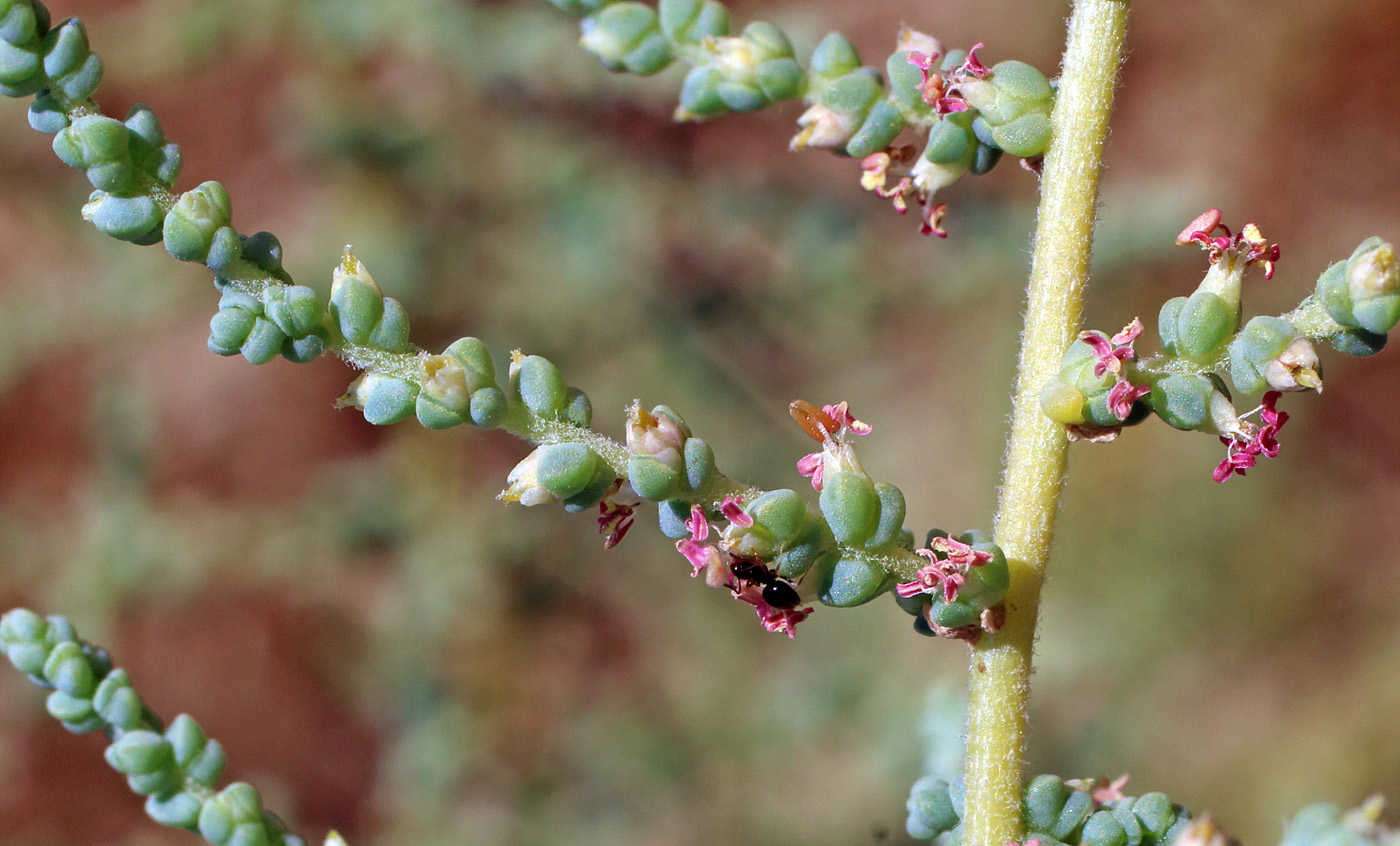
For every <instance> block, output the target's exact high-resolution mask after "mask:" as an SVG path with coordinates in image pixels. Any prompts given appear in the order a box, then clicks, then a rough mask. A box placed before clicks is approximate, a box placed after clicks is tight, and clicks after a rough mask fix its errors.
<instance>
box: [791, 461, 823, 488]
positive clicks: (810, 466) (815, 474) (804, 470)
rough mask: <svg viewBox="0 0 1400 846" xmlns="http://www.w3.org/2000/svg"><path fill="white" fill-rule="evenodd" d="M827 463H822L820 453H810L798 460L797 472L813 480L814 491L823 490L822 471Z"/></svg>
mask: <svg viewBox="0 0 1400 846" xmlns="http://www.w3.org/2000/svg"><path fill="white" fill-rule="evenodd" d="M825 466H826V462H824V461H822V454H821V453H819V452H809V453H807V454H806V455H804V456H802V457H801V458H800V459H798V460H797V472H798V473H799V474H801V475H803V476H808V477H810V478H811V479H812V488H813V489H814V490H821V489H822V469H823V468H824V467H825Z"/></svg>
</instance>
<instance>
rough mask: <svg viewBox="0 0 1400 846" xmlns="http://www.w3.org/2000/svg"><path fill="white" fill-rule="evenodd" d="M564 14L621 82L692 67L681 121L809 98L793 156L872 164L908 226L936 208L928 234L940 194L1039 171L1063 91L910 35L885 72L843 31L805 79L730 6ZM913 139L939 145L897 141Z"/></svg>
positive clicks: (631, 1) (609, 3)
mask: <svg viewBox="0 0 1400 846" xmlns="http://www.w3.org/2000/svg"><path fill="white" fill-rule="evenodd" d="M551 2H553V3H554V4H555V5H556V6H558V7H559V8H561V9H563V10H565V11H567V12H571V13H573V14H577V15H581V16H582V18H583V19H582V21H581V23H580V28H581V31H582V35H581V37H580V39H579V43H580V44H581V45H582V46H583V48H584V49H585V50H588V51H589V52H590V53H592V54H593V55H595V56H597V57H598V59H599V61H600V62H602V64H603V66H604V67H606V68H608V69H609V70H612V71H618V72H627V73H636V74H652V73H656V72H658V71H660V70H662V69H663V68H665V67H667V66H669V65H670V64H671V63H672V62H674V61H676V60H677V59H680V60H683V61H685V62H687V63H689V64H690V65H691V69H690V72H689V73H688V74H687V75H686V77H685V82H684V83H683V84H682V86H681V92H680V105H679V106H678V107H677V109H676V112H675V117H676V119H677V120H699V119H703V118H709V117H713V116H716V115H720V114H724V113H726V112H739V113H743V112H752V111H756V110H758V109H762V108H765V107H767V106H770V105H772V104H773V103H777V102H780V101H784V100H792V99H797V98H799V97H800V98H802V101H803V103H804V104H805V105H806V107H807V108H806V110H805V111H803V113H802V115H801V116H800V117H799V118H798V119H797V125H798V132H797V134H796V135H795V136H793V139H792V142H791V144H790V147H791V149H793V150H801V149H806V148H809V147H810V148H818V149H826V150H831V151H833V152H836V153H838V154H840V155H844V156H851V157H854V158H856V159H859V160H860V161H861V171H862V176H861V184H862V185H863V186H864V187H865V188H866V190H869V191H873V192H875V193H876V194H878V195H879V196H881V197H885V198H887V199H890V200H891V201H892V202H893V204H894V207H895V209H897V210H898V211H899V212H900V213H901V214H903V213H904V212H906V211H908V209H909V208H910V206H911V205H917V206H919V207H921V208H922V209H923V213H922V214H921V215H920V218H921V225H920V231H921V232H923V233H924V234H925V235H938V236H939V237H946V236H947V231H946V230H945V229H944V228H943V226H942V218H943V215H944V212H945V211H946V208H947V207H946V205H945V204H944V203H941V202H935V201H934V196H935V194H936V193H937V192H938V191H939V190H940V189H941V188H944V187H946V186H948V185H951V184H952V183H953V182H955V181H957V179H958V178H960V177H961V176H963V175H964V174H966V173H973V174H983V173H986V172H987V171H989V170H991V169H992V167H994V166H995V165H996V163H997V161H998V160H1000V158H1001V156H1002V153H1004V152H1005V153H1010V154H1011V155H1013V156H1019V157H1021V158H1022V159H1023V160H1024V161H1025V162H1026V163H1027V164H1028V165H1029V166H1030V168H1031V169H1032V170H1034V169H1036V166H1037V164H1038V162H1039V159H1040V157H1041V156H1042V155H1043V154H1044V153H1045V150H1046V148H1047V147H1048V146H1049V143H1050V110H1051V107H1052V106H1053V104H1054V97H1055V92H1054V87H1053V86H1052V85H1051V83H1050V81H1049V80H1047V79H1046V78H1045V75H1044V74H1042V73H1040V71H1038V70H1036V69H1035V68H1033V67H1031V66H1030V65H1027V64H1025V63H1024V62H1017V61H1006V62H1001V63H999V64H996V65H993V66H991V67H987V66H986V65H984V64H982V62H981V61H980V60H979V59H978V57H977V50H978V49H980V48H981V47H982V45H981V44H978V45H976V46H974V47H973V48H972V49H971V50H966V51H963V50H953V51H949V52H947V53H945V52H944V50H943V47H942V45H941V44H939V42H938V41H937V39H935V38H933V37H932V36H929V35H925V34H924V33H921V32H917V31H915V30H913V29H909V28H907V27H906V28H904V29H903V30H901V31H900V33H899V35H898V38H897V40H896V44H895V50H894V52H893V53H891V54H890V56H889V57H888V59H887V60H886V62H885V67H884V73H881V72H880V70H877V69H876V68H873V67H869V66H866V65H864V64H863V63H862V61H861V58H860V54H859V53H858V52H857V51H856V49H855V46H854V45H853V44H851V42H850V41H849V40H848V39H847V38H846V37H845V36H843V35H841V34H840V33H836V32H833V33H829V34H828V35H827V36H826V37H825V38H823V39H822V41H821V43H820V44H818V45H817V48H816V50H814V51H813V53H812V58H811V62H810V65H809V67H807V68H803V66H802V65H801V64H799V63H798V61H797V59H796V54H795V52H794V50H793V47H792V42H791V41H790V40H789V39H788V37H787V34H786V33H784V32H783V31H782V30H781V29H779V28H778V27H776V26H774V25H773V24H771V23H766V22H762V21H760V22H755V23H752V24H749V25H748V26H747V27H745V28H744V30H743V32H742V33H741V34H739V35H731V34H730V20H729V10H728V9H726V8H725V6H724V5H723V4H722V3H720V2H717V0H660V2H659V3H658V6H657V8H656V9H653V8H652V7H650V6H648V5H646V4H644V3H640V2H636V0H551ZM906 129H909V130H912V131H913V133H915V134H916V135H924V134H926V135H927V140H926V141H925V142H924V143H923V145H922V146H921V147H919V146H916V145H912V144H903V143H896V139H898V138H899V136H900V135H901V133H903V132H904V131H905V130H906ZM891 179H893V182H891V181H890V180H891Z"/></svg>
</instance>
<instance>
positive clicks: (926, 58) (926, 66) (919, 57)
mask: <svg viewBox="0 0 1400 846" xmlns="http://www.w3.org/2000/svg"><path fill="white" fill-rule="evenodd" d="M936 61H938V54H937V53H934V54H933V55H931V56H930V55H928V54H926V53H920V52H919V51H918V50H910V51H909V56H908V62H909V64H911V65H913V66H914V67H916V68H918V69H919V70H921V71H924V72H925V74H924V78H925V79H927V78H928V73H927V72H928V71H931V70H933V63H934V62H936Z"/></svg>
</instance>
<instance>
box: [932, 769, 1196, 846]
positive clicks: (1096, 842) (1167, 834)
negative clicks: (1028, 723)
mask: <svg viewBox="0 0 1400 846" xmlns="http://www.w3.org/2000/svg"><path fill="white" fill-rule="evenodd" d="M1126 781H1127V779H1126V778H1123V779H1119V780H1117V781H1114V782H1107V781H1106V780H1092V781H1091V780H1072V781H1064V780H1062V779H1061V778H1059V777H1058V776H1053V775H1042V776H1037V777H1036V778H1034V779H1031V781H1030V783H1029V784H1028V785H1026V791H1025V811H1024V815H1025V820H1026V840H1025V843H1026V844H1027V846H1030V844H1031V843H1033V842H1036V841H1040V842H1042V843H1061V844H1066V846H1169V844H1171V843H1173V842H1175V841H1176V838H1177V837H1178V836H1180V835H1181V834H1182V833H1183V832H1185V831H1187V829H1188V828H1189V827H1190V826H1191V824H1192V822H1193V820H1192V817H1191V813H1190V812H1189V811H1187V810H1186V809H1185V808H1183V807H1182V806H1181V805H1177V804H1173V803H1172V801H1171V800H1170V799H1168V798H1167V796H1166V795H1165V794H1163V793H1145V794H1143V795H1142V796H1136V797H1134V796H1124V795H1123V794H1122V790H1121V788H1122V787H1123V786H1124V784H1125V783H1126ZM965 790H966V788H965V787H964V785H963V782H962V779H961V778H958V779H956V780H955V781H953V782H952V783H951V784H950V783H949V782H947V781H944V780H942V779H939V778H937V777H934V776H926V777H924V778H921V779H919V780H918V781H916V782H914V786H913V788H912V789H911V790H910V792H909V800H908V802H907V803H906V806H905V807H906V808H907V809H908V812H909V816H908V819H907V822H906V823H905V827H906V829H907V830H908V832H909V836H910V837H912V838H914V839H915V840H933V839H934V838H936V837H939V836H940V835H943V834H948V836H949V841H950V842H961V839H962V838H961V835H962V818H963V815H964V807H963V797H964V793H965ZM940 842H942V841H941V840H940Z"/></svg>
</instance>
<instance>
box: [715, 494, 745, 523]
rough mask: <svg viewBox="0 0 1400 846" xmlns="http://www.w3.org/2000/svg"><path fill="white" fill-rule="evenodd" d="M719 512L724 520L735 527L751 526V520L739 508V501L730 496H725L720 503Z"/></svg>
mask: <svg viewBox="0 0 1400 846" xmlns="http://www.w3.org/2000/svg"><path fill="white" fill-rule="evenodd" d="M719 510H720V513H721V514H723V515H724V518H725V519H726V520H728V521H729V522H731V523H733V524H734V525H736V526H752V525H753V518H752V517H750V516H749V515H747V514H745V513H744V509H743V508H741V507H740V506H739V500H737V499H735V498H734V497H732V496H727V497H725V498H724V499H723V500H722V501H721V502H720V504H719Z"/></svg>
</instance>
